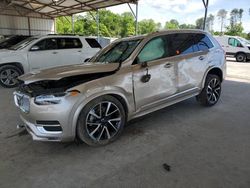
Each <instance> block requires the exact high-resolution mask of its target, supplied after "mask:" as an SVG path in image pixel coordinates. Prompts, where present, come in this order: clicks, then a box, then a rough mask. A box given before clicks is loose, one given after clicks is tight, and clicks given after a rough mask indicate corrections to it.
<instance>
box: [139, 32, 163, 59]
mask: <svg viewBox="0 0 250 188" xmlns="http://www.w3.org/2000/svg"><path fill="white" fill-rule="evenodd" d="M165 46H166V45H165V41H164V39H163V38H162V37H157V38H154V39H152V40H150V41H149V42H148V43H147V44H146V45H145V46H144V47H143V49H142V51H141V52H140V53H139V55H138V60H139V62H140V63H142V62H147V61H153V60H156V59H160V58H164V57H166V53H165V51H166V50H165Z"/></svg>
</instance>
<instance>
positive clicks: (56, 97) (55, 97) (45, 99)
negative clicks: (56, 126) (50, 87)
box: [35, 93, 66, 105]
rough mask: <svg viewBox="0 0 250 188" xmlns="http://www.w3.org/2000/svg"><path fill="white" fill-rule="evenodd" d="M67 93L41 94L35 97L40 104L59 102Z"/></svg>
mask: <svg viewBox="0 0 250 188" xmlns="http://www.w3.org/2000/svg"><path fill="white" fill-rule="evenodd" d="M65 95H66V93H60V94H50V95H39V96H37V97H35V103H36V104H38V105H49V104H59V103H61V101H62V98H63V97H64V96H65Z"/></svg>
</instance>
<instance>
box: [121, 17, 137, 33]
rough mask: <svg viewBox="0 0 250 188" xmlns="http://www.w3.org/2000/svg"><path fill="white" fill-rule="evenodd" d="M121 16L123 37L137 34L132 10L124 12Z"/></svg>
mask: <svg viewBox="0 0 250 188" xmlns="http://www.w3.org/2000/svg"><path fill="white" fill-rule="evenodd" d="M121 16H122V18H121V25H120V27H121V33H120V35H121V37H126V36H131V35H134V34H135V21H134V16H133V15H132V13H130V12H125V13H123V14H122V15H121Z"/></svg>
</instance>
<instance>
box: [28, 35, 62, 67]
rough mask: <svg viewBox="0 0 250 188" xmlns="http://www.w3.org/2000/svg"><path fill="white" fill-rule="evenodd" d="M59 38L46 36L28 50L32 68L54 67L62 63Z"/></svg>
mask: <svg viewBox="0 0 250 188" xmlns="http://www.w3.org/2000/svg"><path fill="white" fill-rule="evenodd" d="M58 53H59V49H58V41H57V38H46V39H42V40H40V41H38V42H37V43H35V44H34V45H33V46H32V47H31V48H30V50H29V52H28V61H29V64H30V70H36V69H44V68H48V67H54V66H56V65H58V64H59V63H60V59H61V58H59V56H58Z"/></svg>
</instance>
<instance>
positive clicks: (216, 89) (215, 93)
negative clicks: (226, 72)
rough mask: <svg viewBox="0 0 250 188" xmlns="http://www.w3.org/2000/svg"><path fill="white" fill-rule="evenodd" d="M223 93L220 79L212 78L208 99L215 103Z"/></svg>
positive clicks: (208, 89) (208, 88)
mask: <svg viewBox="0 0 250 188" xmlns="http://www.w3.org/2000/svg"><path fill="white" fill-rule="evenodd" d="M220 93H221V84H220V81H219V80H218V79H216V78H213V79H212V80H210V82H209V83H208V86H207V97H208V101H209V102H210V103H211V104H215V103H216V102H217V101H218V100H219V98H220Z"/></svg>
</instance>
